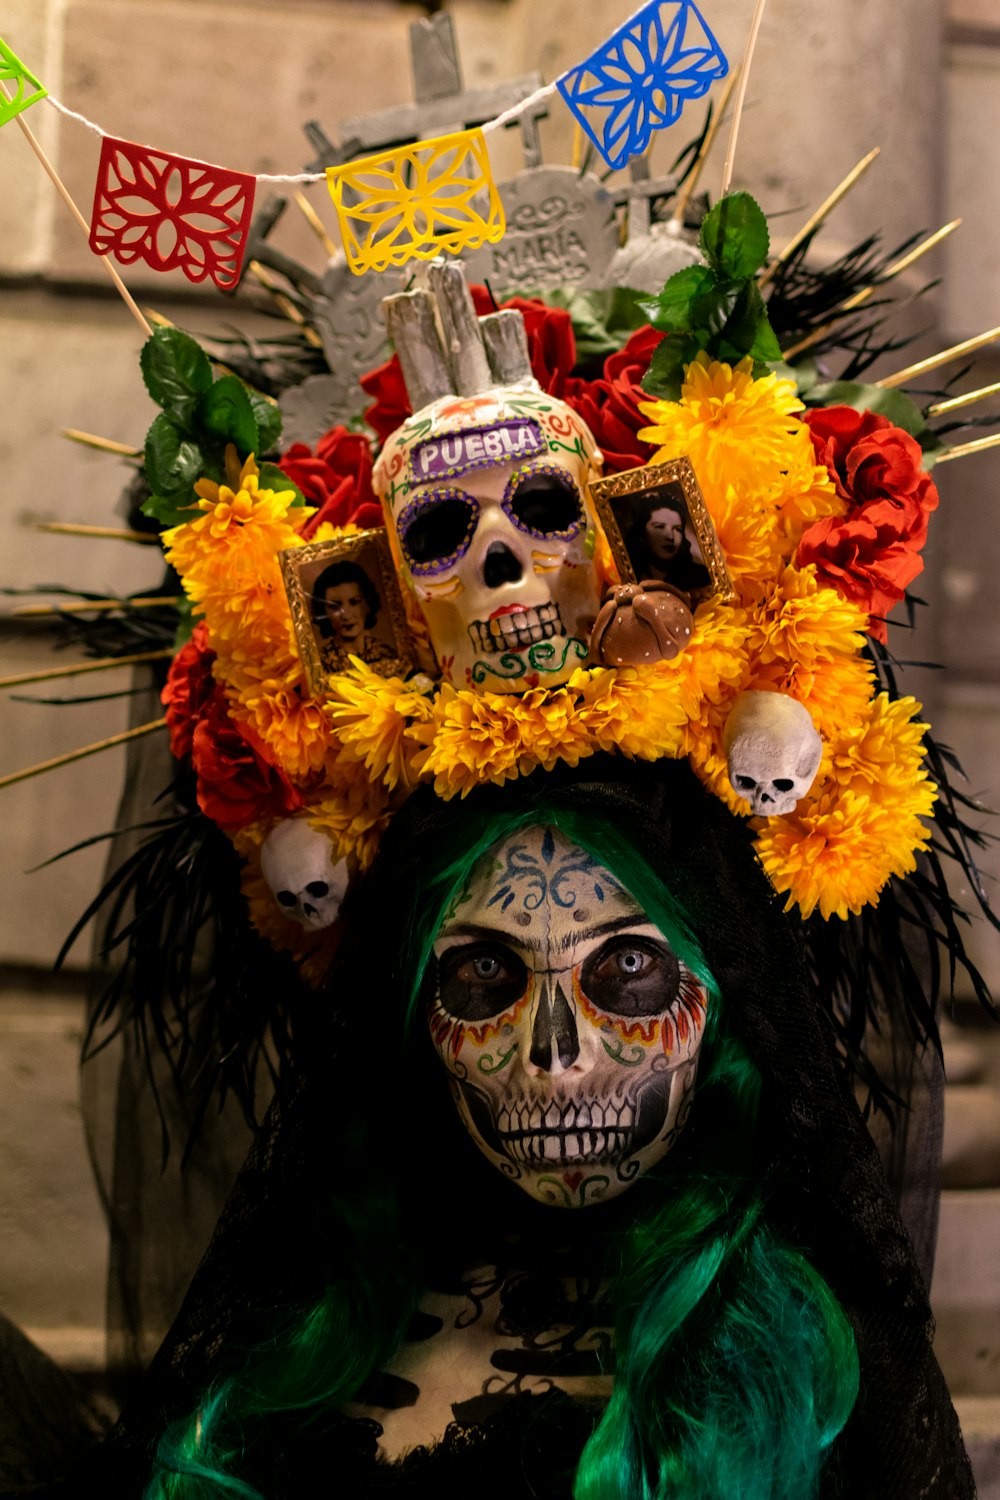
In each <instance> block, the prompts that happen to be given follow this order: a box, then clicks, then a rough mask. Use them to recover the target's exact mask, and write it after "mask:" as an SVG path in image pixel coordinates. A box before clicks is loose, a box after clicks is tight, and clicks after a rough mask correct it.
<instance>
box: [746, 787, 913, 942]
mask: <svg viewBox="0 0 1000 1500" xmlns="http://www.w3.org/2000/svg"><path fill="white" fill-rule="evenodd" d="M934 795H935V793H934V788H933V786H932V785H930V783H928V782H922V783H920V784H918V785H917V786H916V787H914V788H912V790H911V793H910V795H909V797H908V798H906V799H900V800H898V801H895V803H894V805H888V804H885V805H884V804H883V803H882V802H881V801H880V800H877V799H876V798H875V797H874V796H867V795H865V794H863V793H857V792H852V791H841V790H839V789H834V790H833V791H831V792H828V793H827V794H826V795H824V796H823V797H822V798H820V800H819V801H818V802H817V803H815V804H814V805H813V806H812V807H811V808H810V809H809V811H808V812H807V813H806V814H805V815H801V816H797V817H794V818H771V819H770V820H769V821H768V822H767V823H766V824H765V825H764V826H763V828H762V829H761V831H760V833H759V834H758V836H757V840H756V849H757V855H758V857H759V859H760V861H761V863H762V865H763V866H764V869H765V870H766V871H767V874H768V875H769V876H770V878H771V882H772V884H773V885H774V887H775V890H777V891H778V892H779V894H781V895H787V897H788V900H787V902H786V904H785V910H786V911H790V910H791V909H792V907H793V906H798V907H799V908H800V910H801V912H802V915H803V917H809V916H811V915H812V913H813V912H814V911H815V910H816V909H817V908H818V909H819V911H820V913H821V915H822V916H823V917H824V918H825V919H829V918H830V917H832V916H837V917H846V916H847V914H848V912H854V913H858V912H860V910H861V908H862V907H863V906H866V905H869V904H870V905H874V904H876V903H877V901H878V897H879V894H880V892H881V891H882V889H883V888H884V886H885V884H886V882H887V881H888V880H890V879H891V878H892V877H893V876H894V875H895V876H903V875H909V874H910V873H911V872H912V871H913V870H914V869H915V867H916V856H917V854H918V852H919V851H920V850H921V849H926V848H927V844H928V833H927V830H926V828H925V827H924V825H923V823H922V821H921V819H922V818H925V817H927V816H928V815H929V814H930V811H931V808H932V806H933V802H934Z"/></svg>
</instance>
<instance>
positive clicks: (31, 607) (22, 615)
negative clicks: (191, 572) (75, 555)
mask: <svg viewBox="0 0 1000 1500" xmlns="http://www.w3.org/2000/svg"><path fill="white" fill-rule="evenodd" d="M179 603H180V600H179V599H174V598H167V597H164V595H162V594H156V595H154V596H153V598H151V599H91V600H89V601H88V600H84V601H82V602H81V603H79V604H22V605H19V606H18V608H17V609H12V610H11V612H10V614H11V618H12V619H13V618H14V617H15V616H16V617H17V618H18V619H19V620H25V619H28V618H29V616H30V617H32V618H40V617H41V616H42V615H86V614H89V613H90V612H91V610H93V611H95V612H97V613H98V614H100V613H103V612H104V611H106V610H112V609H176V608H177V606H178V604H179Z"/></svg>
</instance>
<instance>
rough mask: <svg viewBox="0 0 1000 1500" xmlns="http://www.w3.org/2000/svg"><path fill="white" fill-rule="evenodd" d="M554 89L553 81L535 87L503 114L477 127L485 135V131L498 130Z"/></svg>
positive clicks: (552, 92) (545, 97) (546, 96)
mask: <svg viewBox="0 0 1000 1500" xmlns="http://www.w3.org/2000/svg"><path fill="white" fill-rule="evenodd" d="M555 91H556V85H555V84H554V83H546V84H545V85H544V86H543V87H542V88H540V89H536V90H535V92H534V93H533V94H529V95H528V97H527V99H522V100H521V101H520V103H519V104H512V105H511V107H510V109H505V110H504V112H503V114H502V115H497V117H496V119H495V120H487V121H486V124H485V125H481V126H480V127H479V128H480V130H481V131H482V132H483V135H486V133H487V131H490V130H499V129H500V127H501V126H502V125H510V124H512V123H513V121H514V120H517V119H519V118H520V117H521V115H523V114H524V113H525V112H526V111H527V110H529V109H530V108H531V107H532V105H534V104H538V103H540V101H541V100H542V99H547V98H548V97H549V95H550V94H554V93H555Z"/></svg>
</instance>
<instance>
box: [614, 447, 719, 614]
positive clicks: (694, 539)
mask: <svg viewBox="0 0 1000 1500" xmlns="http://www.w3.org/2000/svg"><path fill="white" fill-rule="evenodd" d="M590 493H591V496H592V498H593V501H594V505H595V507H596V510H597V514H598V517H599V518H600V522H601V525H602V526H603V527H604V531H605V534H606V536H607V538H608V543H609V545H610V547H611V552H612V555H613V557H614V560H615V564H616V566H617V568H618V572H619V574H620V575H621V579H622V582H623V583H640V582H642V581H643V580H644V579H647V578H655V579H659V580H661V581H662V582H664V583H669V584H673V586H674V587H675V588H678V589H680V590H681V592H682V593H684V594H686V595H687V596H688V598H689V599H690V600H691V602H692V603H700V601H701V600H702V599H712V598H717V599H719V600H720V601H721V602H722V603H724V604H732V603H733V602H734V600H735V599H736V590H735V589H734V588H733V581H732V579H731V578H730V576H729V572H728V569H727V568H726V559H725V557H724V556H723V552H722V548H721V547H720V545H719V539H718V537H717V536H716V534H715V527H714V526H713V525H712V518H711V516H710V515H709V514H708V510H707V508H706V505H705V500H704V497H703V495H702V493H701V488H700V486H699V484H698V478H697V475H696V474H695V472H694V468H693V466H692V464H691V460H690V459H689V458H671V459H668V460H667V462H666V463H662V464H647V465H646V466H645V467H644V468H641V469H627V470H626V471H625V472H624V473H623V474H609V475H608V476H607V478H606V479H596V480H594V481H593V482H592V483H591V485H590ZM657 502H659V503H657ZM658 512H659V513H660V514H659V515H658Z"/></svg>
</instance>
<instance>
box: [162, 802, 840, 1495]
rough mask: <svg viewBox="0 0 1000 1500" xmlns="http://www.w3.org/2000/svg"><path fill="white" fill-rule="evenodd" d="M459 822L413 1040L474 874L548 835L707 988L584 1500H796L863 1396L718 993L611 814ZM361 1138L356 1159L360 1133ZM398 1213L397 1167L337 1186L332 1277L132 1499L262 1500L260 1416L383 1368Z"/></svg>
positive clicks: (419, 895)
mask: <svg viewBox="0 0 1000 1500" xmlns="http://www.w3.org/2000/svg"><path fill="white" fill-rule="evenodd" d="M468 814H469V816H468V817H467V818H466V820H465V823H464V825H463V827H462V846H461V849H459V850H455V849H454V848H452V849H450V850H449V849H447V848H442V847H437V846H435V847H432V848H429V849H428V853H427V861H426V867H425V868H424V869H423V870H422V880H421V884H420V890H419V891H417V892H413V893H411V895H412V899H413V904H414V911H413V912H412V913H411V914H410V920H409V921H408V922H407V925H406V928H405V937H404V941H403V945H402V951H401V953H400V959H399V965H398V969H397V978H398V979H399V980H400V983H401V984H402V983H403V982H404V980H405V987H406V990H407V991H408V1005H407V1010H406V1022H405V1026H404V1028H403V1030H404V1032H405V1035H406V1037H407V1038H409V1039H410V1045H412V1042H413V1040H414V1039H415V1037H416V1035H417V1034H418V1032H419V1026H418V1025H417V1018H418V1015H419V1011H420V995H421V988H422V981H423V977H424V974H425V972H426V970H427V966H428V963H429V960H430V955H431V951H432V945H433V942H434V938H435V936H436V933H437V931H438V928H439V926H440V923H441V920H442V914H443V913H444V912H445V911H446V910H447V909H448V907H449V904H450V903H451V902H453V901H454V900H456V899H457V897H459V896H460V895H461V893H462V891H463V889H465V888H466V886H467V884H468V882H469V879H470V876H471V873H472V871H473V869H474V867H475V866H476V864H477V863H478V861H479V860H480V859H481V858H482V857H483V856H484V855H485V854H487V853H488V852H489V850H491V849H492V848H494V847H495V846H496V845H497V844H498V843H500V842H501V841H502V840H503V839H505V838H506V837H508V836H509V835H510V834H511V833H513V832H515V831H516V830H517V829H518V828H520V827H525V826H529V825H540V824H541V825H549V826H555V827H557V828H559V830H560V831H561V832H562V833H563V834H564V835H565V836H566V837H567V838H569V839H571V840H572V841H573V842H574V843H576V844H578V845H579V846H580V847H581V848H583V849H585V850H586V851H587V852H588V853H590V854H591V855H593V856H594V857H595V858H596V859H597V860H598V861H599V862H600V863H601V864H602V865H603V866H604V867H605V868H607V869H608V870H609V871H610V872H611V874H613V875H614V876H615V878H616V879H617V880H618V881H619V882H620V883H621V884H622V885H623V886H624V887H625V888H626V889H627V890H628V891H629V892H630V893H631V894H632V895H633V896H634V897H635V899H636V900H637V901H638V902H639V903H640V905H641V906H642V907H643V909H644V910H645V911H646V913H647V914H648V915H649V917H650V918H651V920H652V921H654V922H655V923H656V924H657V926H659V927H660V928H661V930H662V931H663V932H664V934H665V936H666V937H667V938H668V939H669V941H670V943H671V945H672V946H673V947H674V950H675V951H676V952H677V954H678V957H679V958H680V959H681V960H682V962H683V963H684V964H685V965H686V966H687V967H688V968H689V969H690V970H691V971H692V972H693V973H694V974H696V975H697V976H698V977H699V979H700V980H701V981H702V983H703V984H704V985H705V987H706V990H707V992H708V995H709V1007H708V1024H707V1026H706V1034H705V1040H704V1046H703V1053H702V1062H701V1070H700V1076H699V1082H698V1086H697V1088H698V1105H697V1109H696V1111H695V1116H694V1118H693V1120H692V1123H691V1124H689V1125H688V1127H687V1130H686V1132H685V1135H684V1137H683V1138H682V1140H681V1143H680V1145H679V1146H678V1147H676V1148H675V1150H674V1151H673V1152H672V1153H671V1154H670V1156H669V1157H668V1158H666V1159H665V1161H663V1162H661V1163H660V1164H659V1165H658V1166H657V1167H656V1168H654V1169H652V1171H651V1172H650V1173H648V1174H647V1176H646V1177H645V1178H643V1179H642V1180H640V1181H639V1182H638V1183H636V1184H635V1185H634V1186H633V1187H632V1188H631V1189H630V1191H629V1194H628V1197H627V1200H626V1202H630V1201H631V1200H632V1199H633V1198H634V1199H635V1200H636V1205H637V1206H636V1210H635V1213H634V1218H633V1219H632V1222H631V1223H630V1224H629V1226H628V1227H627V1228H626V1229H625V1231H624V1232H622V1233H619V1234H618V1235H616V1236H615V1237H614V1239H613V1240H612V1242H611V1245H610V1250H609V1255H610V1261H609V1270H610V1273H611V1276H612V1279H613V1301H614V1305H615V1307H616V1309H617V1328H616V1346H615V1347H616V1353H615V1370H614V1391H613V1395H612V1398H611V1401H610V1403H609V1405H608V1407H607V1408H606V1410H605V1413H604V1415H603V1417H602V1419H601V1421H600V1422H599V1424H598V1426H597V1427H596V1429H595V1431H594V1433H593V1435H592V1436H591V1438H590V1440H589V1441H588V1443H587V1444H586V1447H585V1448H584V1451H583V1454H582V1456H581V1459H580V1463H579V1467H578V1471H577V1477H576V1486H575V1490H574V1494H575V1496H576V1500H714V1497H717V1496H721V1495H734V1496H739V1497H740V1500H808V1497H810V1496H813V1495H815V1494H816V1492H817V1489H818V1485H819V1476H820V1472H821V1470H822V1467H823V1464H824V1462H825V1459H826V1457H827V1454H828V1452H829V1449H830V1446H831V1444H832V1443H833V1441H834V1439H835V1438H836V1437H837V1435H838V1433H839V1432H840V1431H841V1429H842V1428H843V1426H844V1424H845V1422H846V1421H847V1418H848V1416H849V1415H850V1412H851V1410H852V1408H853V1405H854V1402H855V1399H856V1396H857V1389H858V1360H857V1352H856V1349H855V1345H854V1339H853V1335H852V1333H851V1329H850V1325H849V1323H848V1320H847V1317H846V1315H845V1313H844V1311H843V1309H842V1308H841V1307H840V1305H839V1303H838V1302H837V1300H836V1298H835V1297H834V1296H833V1293H832V1292H831V1291H830V1289H829V1287H828V1286H827V1284H826V1282H825V1281H824V1280H823V1278H822V1277H821V1276H820V1275H819V1273H818V1272H817V1271H816V1270H815V1269H814V1268H813V1267H812V1266H811V1265H810V1263H809V1261H808V1260H807V1259H806V1257H805V1256H804V1255H803V1254H802V1253H800V1252H799V1251H797V1250H796V1249H794V1248H793V1247H791V1246H789V1245H787V1244H785V1243H784V1242H783V1241H782V1239H781V1237H780V1236H779V1235H778V1234H777V1232H776V1231H775V1230H774V1228H773V1227H772V1226H771V1225H770V1223H769V1222H768V1216H767V1192H768V1184H767V1183H766V1182H765V1181H762V1180H761V1175H760V1168H759V1151H758V1150H757V1149H756V1147H757V1142H756V1121H757V1115H758V1104H759V1098H760V1090H761V1084H760V1075H759V1073H758V1072H757V1069H756V1068H755V1066H754V1065H753V1063H752V1062H751V1060H750V1058H749V1056H748V1055H747V1053H746V1050H745V1048H744V1047H743V1045H742V1043H741V1042H740V1041H739V1040H738V1039H737V1037H736V1036H735V1035H734V1034H733V1032H732V1030H731V1029H730V1028H729V1027H728V1026H727V1024H726V1021H725V997H722V996H720V995H719V994H718V990H717V986H716V985H715V982H714V980H713V978H712V976H711V974H710V972H709V969H708V966H707V964H706V962H705V959H704V957H703V955H702V951H701V948H700V946H699V944H698V941H697V939H696V938H695V936H694V934H693V933H692V931H691V929H690V926H689V923H688V920H687V918H686V917H685V914H684V911H683V909H682V908H681V906H680V904H679V903H678V901H677V900H676V899H675V897H674V896H673V895H672V893H671V892H670V891H669V890H668V888H667V886H666V885H665V883H664V881H663V880H662V879H660V878H659V877H658V876H657V874H656V873H655V872H654V871H653V870H652V868H651V867H650V865H649V864H648V863H647V862H646V861H645V860H644V859H643V858H642V857H641V856H640V855H639V854H638V853H637V851H636V850H635V848H634V847H633V846H632V844H631V843H629V842H628V840H627V839H626V838H625V837H624V836H623V834H622V833H621V831H620V830H619V829H618V828H616V827H615V826H613V825H612V823H611V821H610V819H605V818H601V817H599V816H595V815H594V813H593V812H590V813H588V814H587V815H586V816H581V815H580V814H579V813H577V812H576V811H575V810H573V809H569V808H567V807H565V806H564V805H561V804H553V805H547V804H545V803H542V804H539V805H535V806H534V807H532V808H531V809H530V810H529V811H523V810H522V811H520V812H518V813H511V814H504V813H501V814H500V815H499V816H497V815H496V814H495V813H494V814H493V815H492V816H490V815H489V814H488V813H485V812H484V811H483V810H482V809H473V808H471V807H470V808H469V809H468ZM405 1045H407V1044H406V1043H404V1046H405ZM352 1128H353V1129H354V1130H356V1132H357V1133H358V1140H357V1142H356V1144H357V1146H358V1148H359V1149H358V1151H357V1154H356V1159H358V1160H360V1159H362V1157H363V1156H364V1154H365V1153H364V1151H363V1150H362V1149H361V1147H362V1145H363V1140H362V1137H363V1136H364V1131H365V1126H364V1123H363V1122H355V1123H354V1125H353V1126H352ZM342 1159H343V1157H342ZM348 1159H350V1157H348ZM401 1212H402V1210H401V1193H400V1190H399V1187H398V1186H397V1185H396V1184H395V1183H394V1182H393V1181H392V1180H391V1179H390V1177H389V1174H386V1178H385V1179H384V1180H382V1181H381V1182H377V1183H373V1182H372V1181H371V1180H370V1178H369V1177H363V1176H361V1175H360V1174H359V1175H358V1177H357V1178H356V1180H355V1181H353V1182H348V1183H346V1184H345V1185H344V1186H342V1188H341V1189H340V1191H339V1192H338V1193H337V1194H336V1197H335V1200H334V1201H333V1203H332V1204H331V1207H330V1212H329V1214H328V1215H327V1217H328V1219H329V1220H330V1221H331V1222H336V1224H337V1236H338V1245H339V1246H340V1247H341V1253H340V1254H339V1255H338V1261H339V1266H338V1271H339V1274H338V1275H337V1276H336V1277H334V1276H333V1275H331V1279H330V1281H329V1284H328V1285H327V1287H326V1290H325V1292H324V1293H323V1295H322V1297H321V1298H320V1299H319V1301H318V1302H317V1303H315V1304H314V1305H313V1306H311V1307H309V1308H306V1309H301V1308H300V1309H298V1311H297V1313H292V1314H288V1315H286V1316H285V1318H284V1321H283V1323H282V1325H281V1326H279V1327H277V1328H273V1329H272V1330H271V1331H270V1335H269V1337H268V1339H267V1341H266V1343H262V1344H260V1345H258V1346H257V1347H256V1348H255V1349H253V1350H251V1351H250V1352H249V1354H248V1355H247V1356H246V1359H245V1362H244V1367H243V1369H242V1370H241V1371H239V1372H238V1373H236V1374H233V1375H231V1376H230V1377H229V1378H228V1379H226V1380H223V1381H222V1382H220V1383H218V1384H217V1385H216V1386H214V1387H213V1389H212V1390H210V1391H209V1392H208V1393H207V1395H206V1396H205V1398H204V1400H203V1401H202V1403H201V1405H200V1408H199V1411H198V1413H197V1414H196V1416H195V1417H194V1418H187V1419H185V1420H184V1421H183V1422H180V1423H177V1424H175V1425H174V1426H173V1427H171V1428H170V1429H169V1430H168V1432H167V1433H165V1434H164V1436H163V1438H162V1439H161V1441H160V1444H159V1448H158V1451H157V1469H156V1473H155V1474H154V1477H153V1479H152V1480H151V1482H150V1485H149V1487H148V1488H147V1490H146V1495H145V1500H220V1497H223V1496H238V1497H246V1500H262V1497H261V1493H260V1491H259V1490H257V1489H256V1488H254V1487H253V1485H252V1484H251V1483H250V1482H248V1481H247V1480H244V1479H240V1478H237V1477H235V1474H236V1473H238V1472H239V1471H240V1468H241V1462H242V1463H245V1462H246V1453H245V1446H244V1440H243V1434H244V1433H245V1432H247V1431H253V1430H254V1428H255V1426H256V1425H257V1422H256V1419H259V1418H262V1417H264V1416H266V1415H268V1414H270V1413H277V1412H281V1411H290V1410H300V1411H301V1412H302V1415H303V1420H305V1419H306V1418H307V1417H308V1415H309V1414H310V1413H315V1412H317V1410H318V1409H321V1408H322V1409H329V1408H330V1407H335V1406H338V1405H341V1404H343V1403H344V1402H346V1401H347V1400H349V1399H350V1398H351V1397H353V1396H355V1395H356V1394H357V1392H358V1390H359V1389H360V1388H361V1387H362V1386H363V1385H364V1383H365V1381H366V1380H367V1379H368V1378H369V1377H370V1376H371V1375H372V1374H373V1373H374V1372H375V1371H376V1370H378V1369H379V1368H380V1367H381V1366H382V1365H383V1364H384V1363H385V1361H386V1360H387V1359H389V1358H390V1357H391V1355H392V1353H393V1351H394V1349H395V1348H396V1347H397V1346H398V1344H399V1343H400V1341H401V1340H402V1338H403V1336H404V1333H405V1329H406V1326H407V1323H408V1321H409V1317H410V1314H411V1311H412V1308H413V1306H414V1304H415V1301H416V1298H417V1295H418V1292H419V1273H418V1271H417V1269H416V1261H415V1260H414V1261H412V1262H408V1263H405V1264H403V1265H400V1264H399V1263H398V1249H399V1245H400V1242H401V1240H404V1239H405V1238H406V1237H405V1236H404V1235H402V1234H401V1233H400V1229H401ZM390 1250H391V1252H392V1253H388V1252H389V1251H390Z"/></svg>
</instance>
